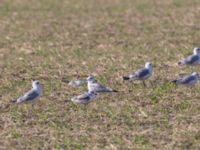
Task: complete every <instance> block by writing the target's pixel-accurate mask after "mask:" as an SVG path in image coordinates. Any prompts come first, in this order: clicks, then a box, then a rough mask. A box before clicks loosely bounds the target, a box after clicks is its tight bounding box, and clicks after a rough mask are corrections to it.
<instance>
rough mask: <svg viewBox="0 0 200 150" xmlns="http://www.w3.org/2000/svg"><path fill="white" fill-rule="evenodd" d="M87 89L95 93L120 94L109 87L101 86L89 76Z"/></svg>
mask: <svg viewBox="0 0 200 150" xmlns="http://www.w3.org/2000/svg"><path fill="white" fill-rule="evenodd" d="M87 87H88V91H89V92H95V93H106V92H118V91H116V90H113V89H111V88H109V87H106V86H103V85H101V84H99V83H98V82H97V80H96V79H95V77H94V76H89V77H88V78H87Z"/></svg>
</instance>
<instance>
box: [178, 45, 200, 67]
mask: <svg viewBox="0 0 200 150" xmlns="http://www.w3.org/2000/svg"><path fill="white" fill-rule="evenodd" d="M198 64H200V48H197V47H196V48H194V50H193V55H190V56H188V57H186V58H184V59H183V60H182V61H180V62H178V65H190V66H194V65H198Z"/></svg>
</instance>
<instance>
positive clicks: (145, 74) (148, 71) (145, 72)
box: [123, 62, 153, 85]
mask: <svg viewBox="0 0 200 150" xmlns="http://www.w3.org/2000/svg"><path fill="white" fill-rule="evenodd" d="M152 73H153V65H152V64H151V63H150V62H147V63H146V64H145V68H143V69H140V70H137V71H136V72H135V73H133V74H130V75H128V76H124V77H123V79H124V80H142V81H143V84H144V85H145V82H144V81H145V80H147V79H148V78H150V77H151V76H152Z"/></svg>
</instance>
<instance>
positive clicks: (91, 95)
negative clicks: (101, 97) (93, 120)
mask: <svg viewBox="0 0 200 150" xmlns="http://www.w3.org/2000/svg"><path fill="white" fill-rule="evenodd" d="M96 96H97V93H95V92H93V91H91V92H87V93H84V94H81V95H78V96H75V97H72V99H71V101H72V102H74V103H76V104H85V105H86V104H88V103H90V102H91V101H93V100H94V99H95V98H96Z"/></svg>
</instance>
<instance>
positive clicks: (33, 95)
mask: <svg viewBox="0 0 200 150" xmlns="http://www.w3.org/2000/svg"><path fill="white" fill-rule="evenodd" d="M32 87H33V88H32V89H31V90H30V91H28V92H27V93H25V94H24V95H23V96H21V97H19V98H18V99H17V104H21V103H25V102H35V101H36V100H38V99H39V97H40V96H41V95H42V87H41V85H40V82H39V81H33V82H32Z"/></svg>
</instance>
